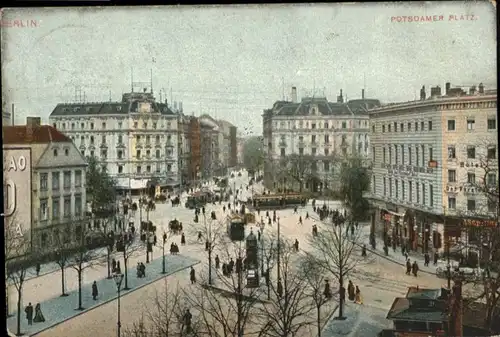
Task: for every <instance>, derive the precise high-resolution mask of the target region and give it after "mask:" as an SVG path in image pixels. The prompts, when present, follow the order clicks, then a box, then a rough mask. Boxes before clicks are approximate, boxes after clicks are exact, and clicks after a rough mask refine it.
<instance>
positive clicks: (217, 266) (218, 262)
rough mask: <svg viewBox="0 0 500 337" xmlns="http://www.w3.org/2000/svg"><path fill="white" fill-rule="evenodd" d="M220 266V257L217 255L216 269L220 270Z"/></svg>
mask: <svg viewBox="0 0 500 337" xmlns="http://www.w3.org/2000/svg"><path fill="white" fill-rule="evenodd" d="M219 266H220V259H219V255H218V254H217V255H215V269H219Z"/></svg>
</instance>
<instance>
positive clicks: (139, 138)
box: [135, 135, 141, 143]
mask: <svg viewBox="0 0 500 337" xmlns="http://www.w3.org/2000/svg"><path fill="white" fill-rule="evenodd" d="M135 139H136V142H138V143H139V142H140V141H141V136H139V135H137V136H135Z"/></svg>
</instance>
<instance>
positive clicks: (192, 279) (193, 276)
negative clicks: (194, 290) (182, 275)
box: [189, 267, 196, 284]
mask: <svg viewBox="0 0 500 337" xmlns="http://www.w3.org/2000/svg"><path fill="white" fill-rule="evenodd" d="M189 278H190V280H191V284H195V283H196V273H195V271H194V268H193V267H191V271H190V272H189Z"/></svg>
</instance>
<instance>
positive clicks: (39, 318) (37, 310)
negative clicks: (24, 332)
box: [33, 303, 45, 323]
mask: <svg viewBox="0 0 500 337" xmlns="http://www.w3.org/2000/svg"><path fill="white" fill-rule="evenodd" d="M33 322H35V323H42V322H45V317H43V314H42V307H41V306H40V303H37V304H36V305H35V318H34V319H33Z"/></svg>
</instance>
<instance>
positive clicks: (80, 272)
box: [77, 266, 83, 310]
mask: <svg viewBox="0 0 500 337" xmlns="http://www.w3.org/2000/svg"><path fill="white" fill-rule="evenodd" d="M77 272H78V308H77V310H83V306H82V304H83V303H82V273H83V270H82V268H81V266H80V268H79V269H78V271H77Z"/></svg>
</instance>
